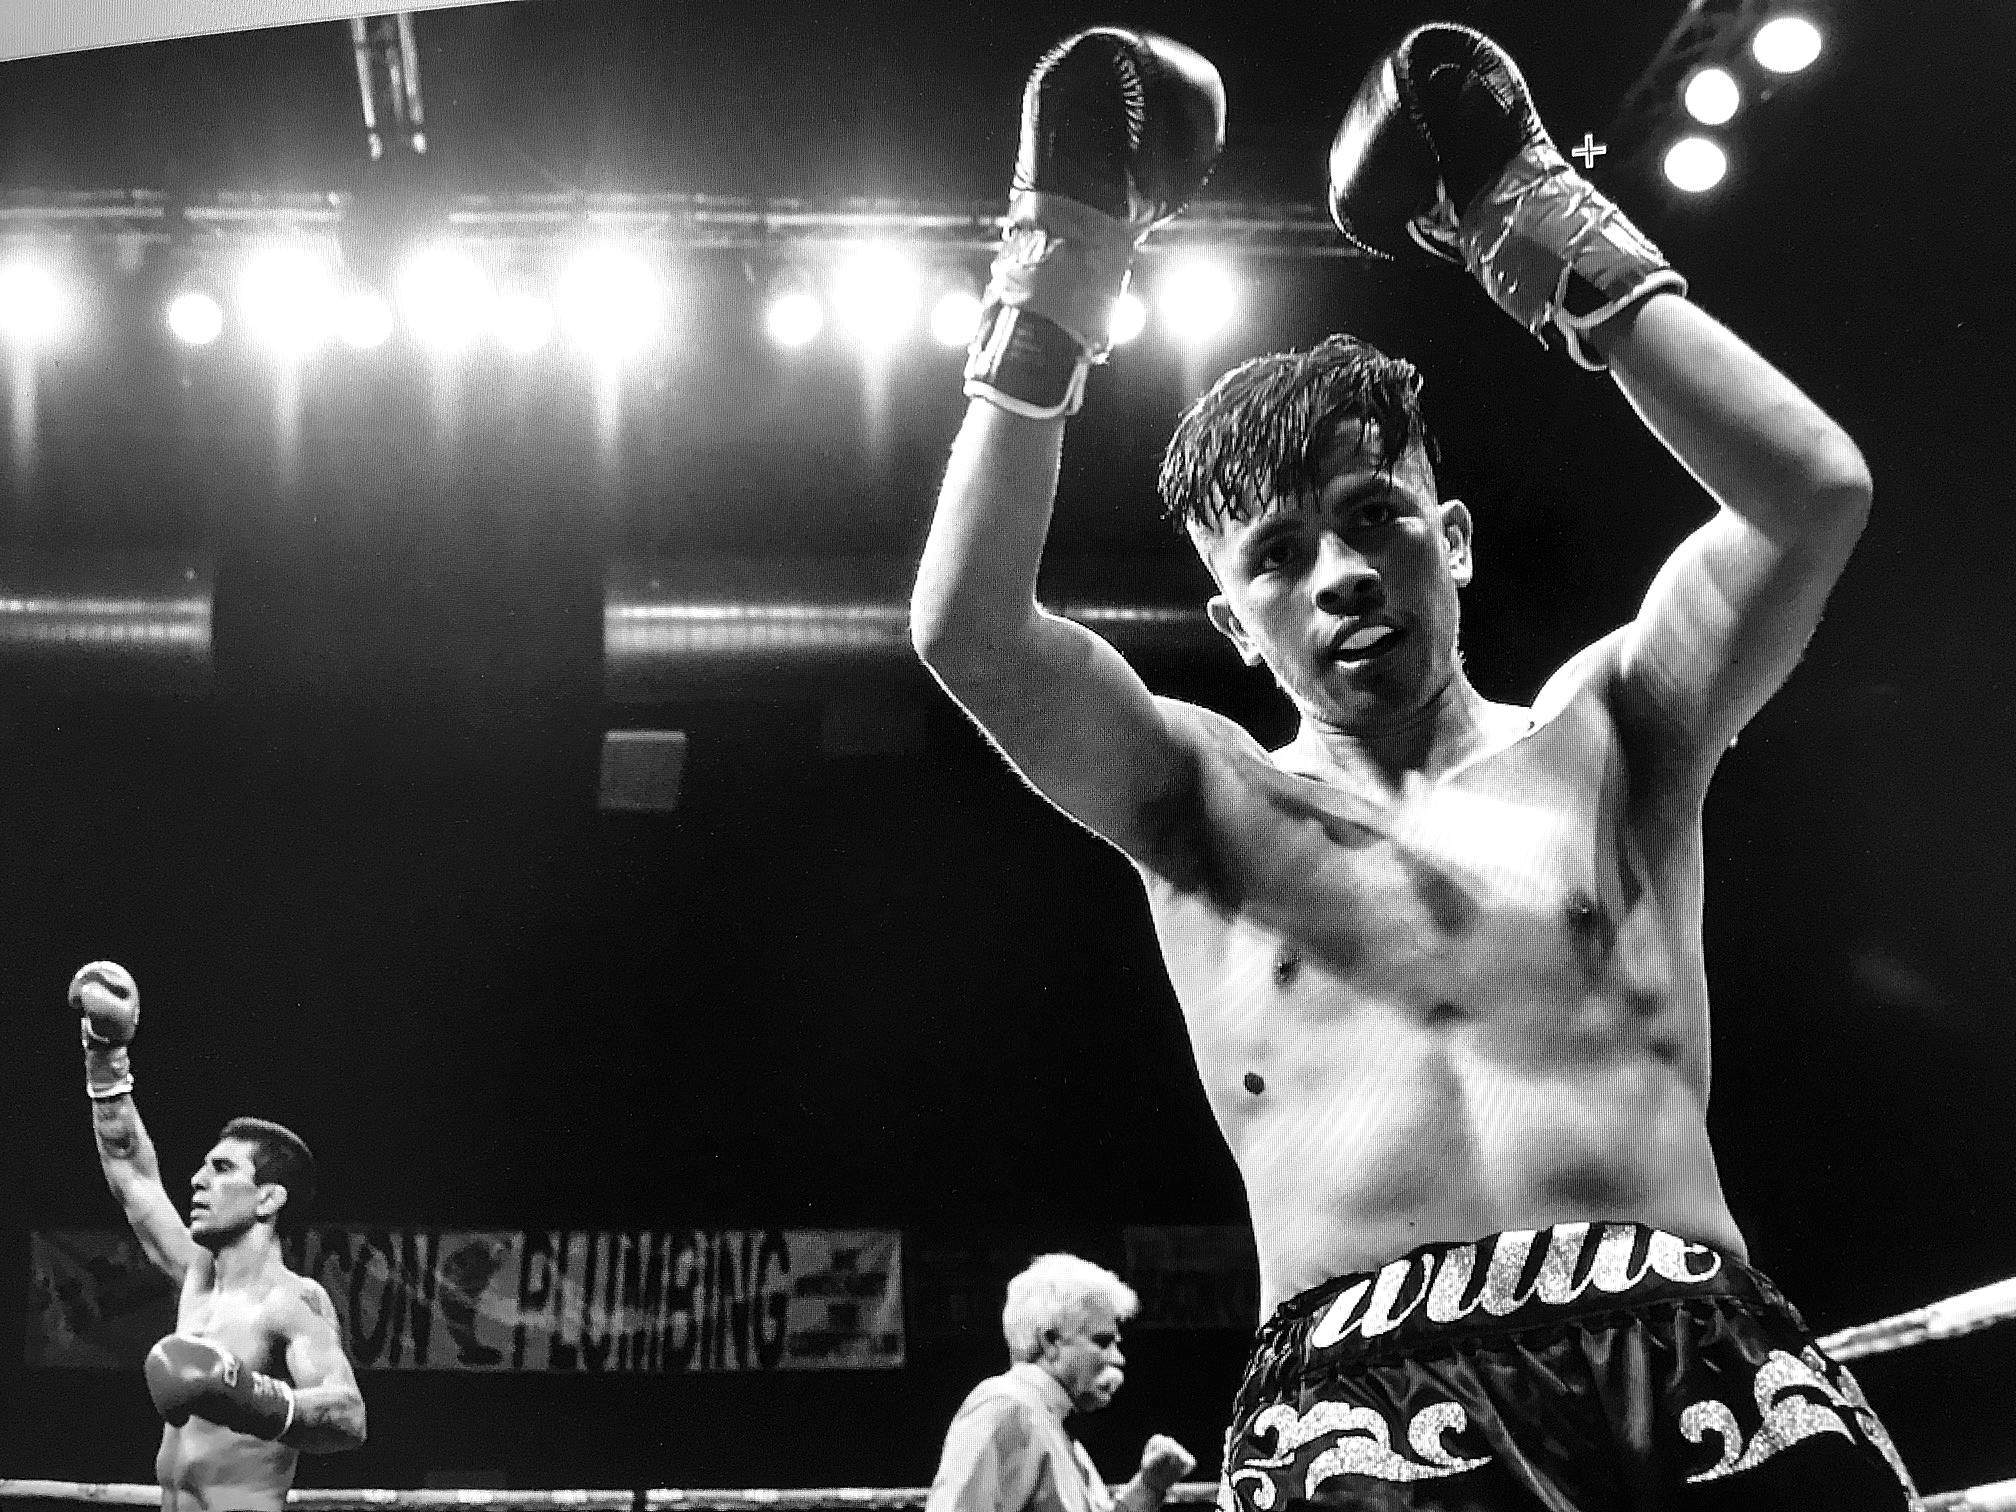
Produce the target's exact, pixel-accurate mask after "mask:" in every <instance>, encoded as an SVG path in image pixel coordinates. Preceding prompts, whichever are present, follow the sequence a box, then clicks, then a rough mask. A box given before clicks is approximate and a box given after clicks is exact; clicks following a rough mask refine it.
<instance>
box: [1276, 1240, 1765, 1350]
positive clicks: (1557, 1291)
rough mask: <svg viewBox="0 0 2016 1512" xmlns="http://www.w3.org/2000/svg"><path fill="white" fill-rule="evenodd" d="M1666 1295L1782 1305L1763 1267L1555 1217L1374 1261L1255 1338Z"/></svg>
mask: <svg viewBox="0 0 2016 1512" xmlns="http://www.w3.org/2000/svg"><path fill="white" fill-rule="evenodd" d="M1669 1297H1728V1298H1734V1299H1736V1300H1739V1301H1743V1302H1748V1303H1751V1304H1754V1305H1757V1306H1760V1307H1764V1308H1768V1309H1771V1310H1774V1311H1784V1312H1790V1311H1791V1309H1790V1307H1789V1305H1788V1304H1787V1303H1786V1301H1785V1299H1784V1298H1783V1297H1781V1296H1780V1295H1779V1294H1778V1289H1777V1288H1776V1287H1774V1286H1773V1285H1772V1284H1771V1283H1770V1281H1769V1280H1767V1279H1766V1278H1765V1277H1764V1276H1762V1275H1760V1274H1759V1273H1758V1272H1756V1271H1754V1270H1752V1269H1750V1267H1749V1266H1747V1265H1745V1264H1743V1262H1742V1261H1740V1260H1738V1259H1736V1258H1735V1257H1734V1256H1733V1255H1725V1254H1723V1253H1722V1252H1721V1251H1720V1250H1717V1249H1712V1248H1710V1247H1709V1246H1708V1245H1705V1244H1696V1243H1694V1242H1693V1241H1692V1240H1688V1239H1682V1238H1680V1237H1679V1236H1678V1235H1675V1234H1669V1233H1666V1232H1664V1231H1663V1230H1660V1229H1655V1228H1650V1227H1647V1226H1646V1225H1645V1224H1642V1223H1557V1224H1555V1225H1553V1226H1552V1227H1551V1228H1544V1229H1512V1230H1508V1231H1507V1232H1505V1233H1502V1234H1491V1235H1489V1236H1487V1237H1485V1238H1482V1239H1470V1240H1464V1241H1462V1242H1459V1243H1442V1244H1424V1245H1422V1246H1421V1247H1420V1248H1419V1249H1416V1250H1414V1251H1412V1252H1411V1253H1409V1254H1406V1255H1403V1256H1401V1257H1400V1258H1399V1259H1398V1260H1393V1261H1389V1262H1388V1263H1387V1264H1385V1265H1382V1266H1380V1267H1379V1268H1378V1269H1377V1270H1371V1271H1363V1272H1359V1273H1357V1274H1354V1275H1348V1276H1339V1277H1338V1278H1337V1279H1335V1280H1334V1281H1326V1282H1324V1283H1323V1284H1322V1285H1321V1286H1316V1287H1312V1288H1310V1289H1309V1290H1308V1291H1305V1292H1301V1293H1299V1294H1297V1295H1296V1296H1293V1297H1290V1298H1289V1299H1288V1300H1287V1301H1286V1302H1283V1303H1282V1304H1281V1305H1280V1306H1279V1307H1278V1308H1276V1309H1275V1311H1274V1316H1273V1317H1271V1318H1270V1319H1268V1320H1267V1323H1266V1324H1265V1325H1264V1326H1263V1327H1262V1328H1261V1330H1260V1338H1259V1346H1260V1348H1262V1349H1263V1350H1264V1349H1268V1348H1270V1347H1272V1348H1275V1349H1279V1348H1283V1347H1288V1346H1290V1345H1291V1344H1292V1345H1299V1347H1300V1349H1301V1350H1302V1351H1303V1352H1305V1353H1306V1354H1315V1353H1319V1352H1326V1353H1327V1352H1329V1351H1332V1350H1336V1351H1340V1352H1345V1353H1351V1352H1357V1351H1360V1350H1364V1349H1367V1348H1370V1347H1372V1346H1374V1345H1384V1344H1388V1343H1398V1344H1405V1343H1407V1342H1409V1341H1411V1340H1425V1339H1434V1338H1441V1337H1449V1336H1451V1335H1454V1334H1459V1333H1460V1334H1479V1333H1504V1332H1509V1331H1511V1330H1514V1329H1520V1328H1527V1327H1530V1326H1532V1325H1534V1324H1536V1323H1548V1322H1555V1321H1566V1320H1568V1319H1572V1318H1577V1317H1585V1316H1588V1315H1589V1314H1592V1313H1599V1312H1612V1311H1615V1310H1617V1309H1619V1308H1629V1307H1633V1306H1636V1305H1638V1304H1640V1303H1644V1302H1650V1301H1655V1300H1659V1299H1662V1298H1669ZM1795 1317H1796V1315H1795ZM1291 1336H1292V1337H1291Z"/></svg>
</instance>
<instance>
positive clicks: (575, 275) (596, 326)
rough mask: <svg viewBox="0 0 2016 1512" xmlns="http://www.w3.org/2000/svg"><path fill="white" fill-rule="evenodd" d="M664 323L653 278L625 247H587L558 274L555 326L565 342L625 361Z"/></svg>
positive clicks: (658, 288)
mask: <svg viewBox="0 0 2016 1512" xmlns="http://www.w3.org/2000/svg"><path fill="white" fill-rule="evenodd" d="M664 320H665V289H664V285H663V283H662V282H661V281H660V279H659V278H658V275H657V274H656V273H654V272H653V271H652V269H651V266H650V264H649V263H647V262H645V260H644V259H643V257H642V256H640V255H639V254H638V253H636V252H633V251H631V250H629V249H628V248H627V247H614V246H604V247H590V248H589V249H588V250H587V251H585V252H583V253H581V254H580V255H579V256H577V257H576V258H575V259H574V261H573V262H571V263H569V264H568V265H567V269H566V271H565V272H564V273H562V274H561V275H560V325H561V328H562V329H564V330H565V331H566V332H567V335H568V337H569V339H570V340H572V341H573V342H575V343H576V344H577V345H578V346H581V347H583V348H585V349H586V350H588V351H590V352H594V353H596V354H597V355H599V356H603V357H627V356H631V355H633V354H635V353H637V352H640V351H642V350H643V349H644V348H645V347H647V346H649V345H650V344H651V342H652V341H653V340H654V339H655V338H656V337H657V335H658V330H659V327H660V326H661V325H662V324H663V323H664Z"/></svg>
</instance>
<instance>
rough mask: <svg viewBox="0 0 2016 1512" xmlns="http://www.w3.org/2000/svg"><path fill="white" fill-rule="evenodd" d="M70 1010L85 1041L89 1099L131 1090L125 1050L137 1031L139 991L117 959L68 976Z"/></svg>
mask: <svg viewBox="0 0 2016 1512" xmlns="http://www.w3.org/2000/svg"><path fill="white" fill-rule="evenodd" d="M69 1001H70V1006H71V1008H72V1009H73V1010H75V1011H76V1013H77V1014H78V1015H79V1025H80V1028H81V1029H82V1033H83V1040H84V1090H85V1092H86V1093H87V1094H89V1096H90V1097H91V1098H92V1099H93V1100H94V1101H99V1102H102V1101H104V1100H106V1099H108V1098H113V1097H121V1096H124V1095H125V1094H126V1093H128V1092H131V1091H132V1090H133V1070H132V1065H131V1061H130V1058H129V1057H128V1055H127V1052H126V1046H127V1044H128V1043H130V1042H131V1040H132V1038H133V1035H134V1032H135V1031H136V1030H138V1029H139V1027H140V988H139V986H138V984H136V983H135V982H134V980H133V976H132V973H130V972H129V971H127V969H126V968H125V967H124V966H121V965H119V964H118V963H117V962H116V961H93V962H92V963H91V964H90V965H88V966H85V967H83V968H81V969H80V970H79V971H78V973H77V974H76V975H75V976H73V977H72V978H70V991H69Z"/></svg>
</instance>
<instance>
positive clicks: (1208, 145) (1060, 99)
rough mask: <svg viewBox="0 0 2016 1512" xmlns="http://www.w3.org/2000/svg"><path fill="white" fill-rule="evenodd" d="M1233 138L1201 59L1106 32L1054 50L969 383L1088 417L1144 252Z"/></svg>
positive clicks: (1157, 40) (1034, 87)
mask: <svg viewBox="0 0 2016 1512" xmlns="http://www.w3.org/2000/svg"><path fill="white" fill-rule="evenodd" d="M1224 145H1225V87H1224V85H1223V83H1222V82H1221V81H1220V80H1219V77H1218V70H1217V69H1216V68H1214V67H1212V66H1211V63H1210V62H1209V61H1208V60H1207V59H1205V58H1204V57H1203V56H1202V55H1201V54H1199V53H1196V52H1193V51H1192V50H1191V49H1189V48H1187V47H1185V46H1184V45H1183V44H1182V43H1180V42H1173V41H1171V40H1170V39H1169V38H1167V37H1161V36H1157V35H1155V34H1154V33H1152V32H1142V31H1128V30H1123V29H1121V28H1118V27H1095V28H1093V29H1092V30H1090V31H1084V32H1080V33H1078V34H1077V35H1076V36H1074V37H1070V38H1068V39H1066V40H1065V41H1063V42H1061V43H1059V44H1058V45H1057V46H1056V47H1054V48H1052V49H1051V50H1050V51H1049V52H1048V53H1047V54H1045V55H1044V57H1043V59H1042V61H1041V62H1039V63H1038V64H1037V65H1036V69H1035V71H1034V72H1033V73H1032V74H1030V76H1029V83H1028V85H1027V87H1026V88H1025V89H1024V90H1023V92H1022V141H1021V149H1020V152H1019V153H1018V155H1017V157H1016V162H1015V177H1014V180H1013V182H1012V184H1011V186H1010V193H1009V205H1008V223H1007V227H1006V230H1005V232H1004V234H1003V236H1002V240H1001V250H1000V252H999V254H998V255H997V256H996V257H995V259H994V266H993V271H992V275H991V277H990V278H989V280H988V285H987V293H986V297H985V299H984V300H983V301H982V308H981V315H980V326H979V330H978V332H977V333H976V334H975V336H974V338H973V344H972V347H971V348H970V350H969V352H968V355H967V362H966V392H967V393H968V394H969V395H973V396H976V397H979V398H983V399H987V400H989V401H991V402H992V403H995V404H997V405H999V406H1001V407H1002V408H1003V409H1006V410H1009V411H1011V412H1013V413H1015V414H1018V415H1027V416H1030V417H1032V418H1036V419H1047V418H1049V417H1052V416H1056V415H1069V414H1074V413H1076V412H1077V409H1078V406H1079V404H1080V403H1082V402H1083V399H1084V392H1085V375H1086V372H1087V371H1088V370H1089V368H1090V367H1091V366H1092V364H1094V363H1097V362H1103V361H1105V359H1106V354H1107V352H1108V351H1109V350H1110V348H1111V346H1112V337H1111V334H1110V329H1109V328H1110V325H1111V321H1112V316H1113V305H1114V302H1115V301H1116V300H1118V299H1119V297H1120V295H1121V294H1122V293H1124V292H1125V291H1126V288H1127V278H1128V274H1129V272H1130V270H1131V268H1132V266H1133V260H1134V249H1135V248H1136V247H1137V246H1138V245H1139V244H1140V242H1141V239H1142V238H1143V237H1145V236H1146V235H1147V234H1148V233H1149V231H1151V230H1153V229H1154V228H1155V227H1156V226H1158V225H1160V224H1161V223H1162V222H1164V221H1166V220H1168V219H1170V218H1171V217H1173V216H1174V215H1175V214H1176V213H1177V212H1178V211H1180V210H1181V209H1182V208H1183V206H1184V205H1185V204H1186V203H1187V202H1188V200H1189V198H1190V196H1191V195H1193V194H1195V193H1196V192H1197V190H1198V188H1199V187H1200V186H1201V185H1202V184H1203V182H1204V179H1205V176H1206V175H1207V174H1209V173H1210V171H1211V165H1212V164H1213V163H1214V162H1216V161H1217V157H1218V153H1219V152H1220V150H1221V149H1222V148H1223V147H1224Z"/></svg>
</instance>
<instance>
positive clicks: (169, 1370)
mask: <svg viewBox="0 0 2016 1512" xmlns="http://www.w3.org/2000/svg"><path fill="white" fill-rule="evenodd" d="M146 1376H147V1394H148V1395H149V1396H151V1397H153V1398H154V1410H155V1411H157V1412H159V1413H160V1414H161V1417H162V1420H163V1421H164V1422H167V1423H170V1424H172V1425H173V1426H175V1427H177V1428H179V1427H181V1426H182V1425H183V1424H184V1423H186V1422H188V1421H189V1419H190V1418H191V1417H200V1418H208V1419H209V1420H210V1421H211V1422H213V1423H217V1424H220V1425H221V1426H223V1427H225V1428H229V1429H231V1430H232V1431H233V1432H234V1433H246V1434H250V1435H251V1436H252V1437H253V1438H262V1439H277V1438H279V1437H281V1436H282V1435H283V1434H285V1433H286V1432H287V1430H288V1429H289V1428H292V1427H293V1426H294V1388H293V1387H291V1386H289V1385H288V1384H287V1383H286V1382H285V1381H282V1380H279V1379H278V1378H276V1377H274V1376H269V1375H263V1374H261V1373H260V1372H259V1371H256V1370H254V1369H252V1368H251V1367H250V1366H248V1365H246V1364H245V1362H244V1361H242V1360H240V1359H239V1358H238V1357H237V1356H236V1355H234V1354H232V1353H230V1352H229V1351H228V1350H223V1349H219V1348H218V1347H217V1346H216V1345H215V1344H212V1343H211V1342H210V1341H209V1340H207V1339H192V1338H190V1337H189V1336H188V1335H186V1334H170V1335H168V1337H167V1338H165V1339H162V1340H161V1341H160V1342H159V1343H157V1344H156V1345H155V1346H154V1347H153V1348H152V1349H150V1350H148V1351H147V1364H146Z"/></svg>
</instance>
